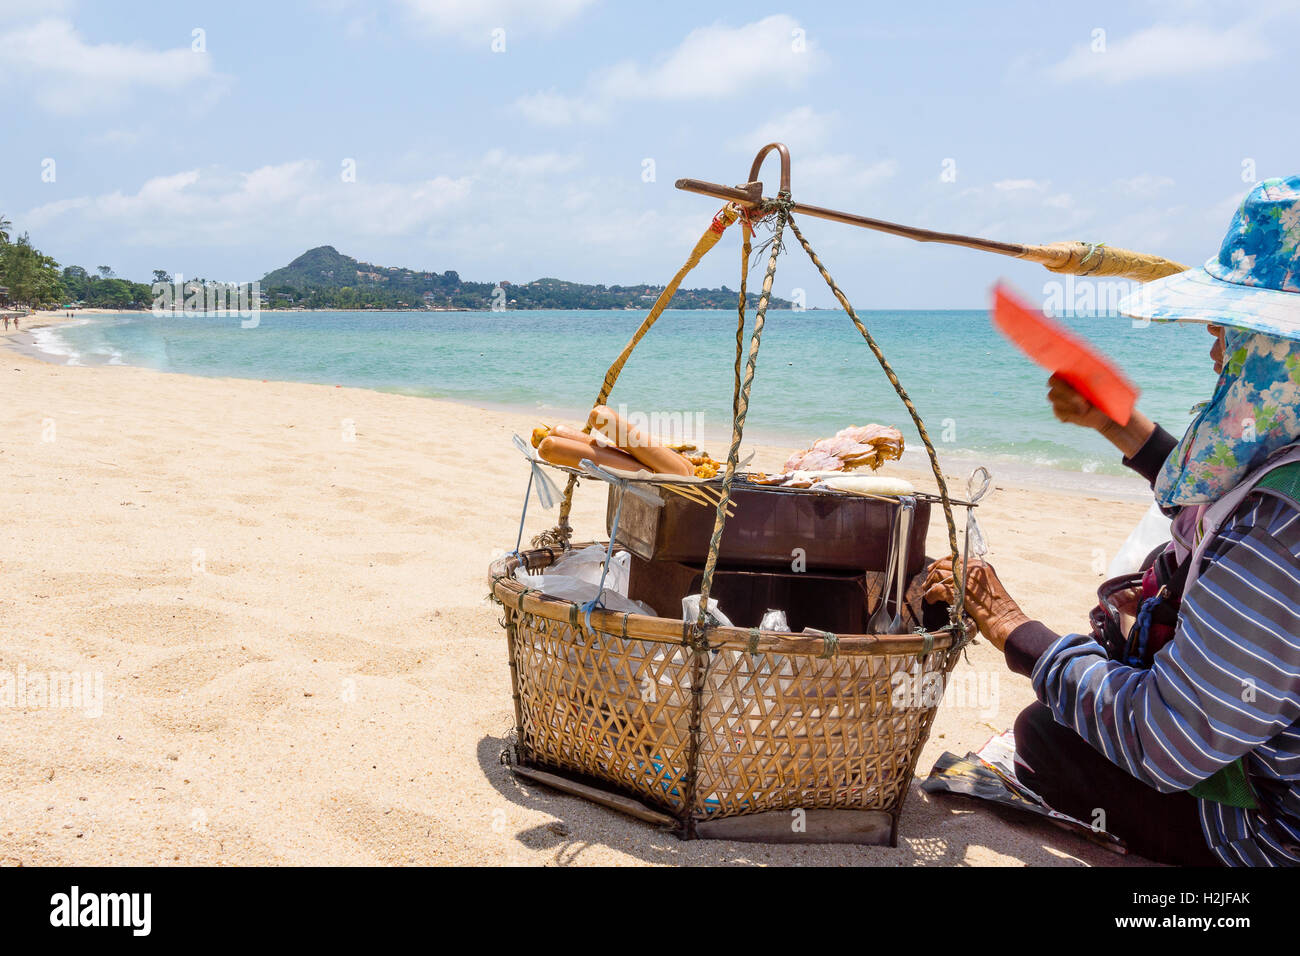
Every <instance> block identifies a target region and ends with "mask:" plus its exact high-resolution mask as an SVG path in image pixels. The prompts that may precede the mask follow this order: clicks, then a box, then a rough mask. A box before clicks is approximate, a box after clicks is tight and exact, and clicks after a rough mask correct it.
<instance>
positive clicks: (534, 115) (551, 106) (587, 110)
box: [515, 90, 609, 126]
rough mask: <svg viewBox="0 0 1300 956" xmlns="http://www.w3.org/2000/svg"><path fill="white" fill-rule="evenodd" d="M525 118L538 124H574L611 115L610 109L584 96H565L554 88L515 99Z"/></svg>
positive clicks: (516, 106) (591, 121)
mask: <svg viewBox="0 0 1300 956" xmlns="http://www.w3.org/2000/svg"><path fill="white" fill-rule="evenodd" d="M515 109H517V110H518V111H519V112H520V113H521V114H523V116H524V118H525V119H527V120H529V121H530V122H532V123H535V124H537V125H538V126H572V125H574V124H576V123H598V122H600V121H602V120H604V119H606V118H608V116H609V110H608V109H607V108H606V107H605V106H603V105H601V104H598V103H595V102H592V101H590V100H588V99H587V98H585V97H582V96H565V95H564V94H563V93H557V92H555V91H554V90H540V91H538V92H536V93H529V94H527V95H525V96H521V97H519V99H517V100H515Z"/></svg>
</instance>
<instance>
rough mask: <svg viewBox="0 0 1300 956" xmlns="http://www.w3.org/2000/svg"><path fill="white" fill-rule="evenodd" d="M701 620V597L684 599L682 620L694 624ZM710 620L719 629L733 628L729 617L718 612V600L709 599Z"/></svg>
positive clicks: (690, 596)
mask: <svg viewBox="0 0 1300 956" xmlns="http://www.w3.org/2000/svg"><path fill="white" fill-rule="evenodd" d="M699 619H700V596H699V595H698V594H691V595H688V596H687V597H684V598H682V620H683V621H686V622H687V623H694V622H695V621H698V620H699ZM709 620H710V621H712V622H713V623H714V624H715V625H717V626H719V627H732V626H733V625H732V623H731V621H730V619H729V618H728V617H727V615H725V614H723V613H722V612H721V611H719V610H718V599H717V598H709Z"/></svg>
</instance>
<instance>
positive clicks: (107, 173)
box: [0, 0, 1300, 309]
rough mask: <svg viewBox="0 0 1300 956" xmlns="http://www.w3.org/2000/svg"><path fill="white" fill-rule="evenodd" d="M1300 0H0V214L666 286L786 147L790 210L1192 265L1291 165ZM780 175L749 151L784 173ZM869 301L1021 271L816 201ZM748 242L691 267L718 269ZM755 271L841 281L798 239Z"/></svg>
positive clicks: (134, 233)
mask: <svg viewBox="0 0 1300 956" xmlns="http://www.w3.org/2000/svg"><path fill="white" fill-rule="evenodd" d="M1298 31H1300V4H1296V3H1293V2H1292V3H1279V2H1274V0H1262V2H1257V3H1251V4H1239V3H1226V2H1225V3H1218V2H1195V0H1186V2H1174V0H1130V2H1125V3H1107V2H1091V3H1087V4H1059V3H1052V4H1047V3H1041V2H1023V3H1022V2H1004V3H999V4H996V5H995V4H969V3H955V2H954V3H947V2H930V3H926V4H915V3H912V4H899V3H877V2H857V3H816V2H803V3H800V4H798V5H793V4H792V5H788V6H784V7H783V6H768V7H765V6H761V5H757V4H755V3H753V2H752V0H751V2H747V3H700V2H693V3H692V2H656V3H643V2H637V3H633V2H615V0H283V2H276V3H265V2H263V3H251V2H244V0H225V2H221V3H216V2H186V3H182V2H170V3H163V2H156V3H149V2H129V0H124V2H112V3H110V2H102V0H101V2H90V0H83V2H76V0H40V2H20V0H0V103H3V104H4V105H3V109H2V110H0V215H3V216H4V217H5V218H8V219H10V220H12V221H13V223H14V226H15V229H16V230H17V231H18V232H20V233H21V232H29V233H30V234H31V237H32V240H33V242H34V243H35V244H36V245H37V246H38V247H40V248H41V249H42V250H43V251H45V252H47V253H48V254H50V255H53V256H54V257H55V258H56V259H58V260H59V262H60V263H62V264H65V265H66V264H72V263H75V264H79V265H83V266H85V267H87V268H91V269H93V268H95V267H97V266H99V265H109V266H111V267H112V268H113V269H114V270H115V271H116V273H117V274H118V275H122V276H125V277H128V278H133V279H137V280H147V279H148V278H149V277H150V275H151V273H152V271H153V270H155V269H163V270H166V271H167V272H169V273H175V272H180V273H182V274H183V275H185V276H204V277H207V278H213V279H222V280H227V281H251V280H253V279H257V278H260V277H261V276H262V275H263V274H264V273H266V272H267V271H269V270H271V269H274V268H277V267H279V266H281V265H284V264H286V263H287V262H288V261H290V260H291V259H293V258H294V257H295V256H297V255H299V254H300V253H302V252H303V251H305V250H306V249H308V248H311V247H313V246H317V245H326V244H328V245H333V246H334V247H336V248H337V249H338V250H339V251H340V252H343V253H345V254H347V255H351V256H354V257H356V258H358V259H360V260H363V261H369V262H373V263H377V264H381V265H394V266H406V267H410V268H417V269H431V270H436V271H439V272H443V271H446V270H448V269H454V270H456V271H457V272H459V273H460V275H461V276H462V277H463V278H466V279H474V280H477V281H500V280H510V281H513V282H524V281H528V280H531V279H535V278H539V277H542V276H555V277H558V278H562V279H568V280H573V281H578V282H592V283H606V284H635V283H643V282H648V283H655V284H662V283H664V282H666V281H667V280H668V279H669V277H670V276H671V275H672V274H673V272H675V271H676V269H677V268H678V267H679V265H680V264H681V262H682V261H683V260H684V259H685V258H686V255H687V253H688V252H689V250H690V248H691V246H692V245H693V243H694V242H695V240H696V239H697V238H698V236H699V235H700V233H701V232H702V231H703V230H704V229H705V228H706V226H707V225H708V222H709V220H710V219H711V217H712V215H713V213H714V212H715V211H716V210H717V208H718V207H719V205H720V203H718V202H717V201H715V200H712V199H709V198H706V197H702V196H696V195H691V194H687V193H683V192H680V191H678V190H676V189H675V188H674V186H673V183H674V181H675V180H676V179H678V178H680V177H689V178H694V179H704V180H711V181H714V182H721V183H727V184H734V183H738V182H741V181H743V180H745V179H746V178H747V175H748V170H749V164H750V162H751V161H752V159H753V155H754V153H755V152H756V150H757V148H758V147H759V146H761V145H762V144H763V143H765V142H768V141H771V140H782V141H784V142H786V143H788V144H789V146H790V149H791V152H792V155H793V168H792V191H793V194H794V197H795V199H796V200H803V201H805V202H808V203H812V204H816V205H822V206H831V207H835V208H840V209H846V210H849V211H854V212H859V213H862V214H864V215H868V216H873V217H876V218H882V219H889V220H893V221H897V222H903V223H909V224H913V225H919V226H924V227H927V228H932V229H939V230H943V231H953V232H963V233H968V234H974V235H981V236H986V237H989V238H995V239H1001V240H1007V241H1012V242H1029V243H1039V242H1050V241H1055V240H1061V239H1085V240H1089V241H1098V242H1106V243H1108V244H1110V245H1113V246H1123V247H1127V248H1132V249H1138V250H1141V251H1144V252H1152V253H1157V254H1160V255H1164V256H1167V257H1169V258H1172V259H1176V260H1179V261H1182V262H1185V263H1188V264H1196V263H1200V262H1203V261H1204V260H1205V259H1206V258H1208V257H1209V256H1211V255H1213V254H1214V253H1215V252H1216V251H1217V249H1218V245H1219V242H1220V241H1221V239H1222V236H1223V233H1224V231H1225V230H1226V227H1227V224H1228V220H1229V218H1230V217H1231V214H1232V211H1233V209H1234V208H1235V205H1236V204H1237V203H1238V202H1239V201H1240V199H1241V197H1242V196H1243V195H1244V193H1245V192H1246V191H1247V190H1248V189H1249V188H1250V186H1251V185H1252V183H1253V182H1254V181H1257V180H1258V179H1263V178H1267V177H1271V176H1284V175H1290V174H1295V173H1300V123H1297V122H1296V118H1295V114H1294V112H1293V111H1292V110H1291V109H1289V107H1290V106H1291V104H1292V103H1293V102H1294V100H1295V94H1294V89H1295V83H1296V79H1297V72H1296V71H1297V66H1296V64H1297V63H1298V62H1300V55H1298V54H1300V39H1297V33H1298ZM776 177H777V165H776V163H775V161H771V162H769V165H768V166H767V167H765V169H764V171H763V177H762V178H763V179H764V181H765V183H767V184H768V186H769V188H768V190H767V191H768V193H769V194H771V193H772V192H774V191H775V183H776ZM803 227H804V232H805V234H806V235H807V236H808V239H809V241H810V242H811V243H812V245H813V246H814V248H816V249H817V251H818V252H819V254H820V255H821V257H822V259H823V260H824V261H825V263H826V265H827V267H828V268H829V269H830V271H831V273H832V274H833V275H834V276H835V277H836V278H837V280H838V281H839V283H840V285H841V286H842V287H843V288H844V289H845V291H846V293H847V294H848V295H849V298H850V299H851V300H852V301H853V302H854V304H855V305H856V306H858V307H859V308H862V309H881V308H890V309H906V308H917V309H922V308H979V307H982V306H984V305H985V304H986V302H987V299H988V290H989V287H990V285H991V284H992V283H993V282H994V281H996V280H997V279H998V278H1000V277H1003V278H1007V279H1009V280H1010V281H1012V282H1013V283H1015V284H1017V285H1018V286H1020V287H1022V288H1024V289H1026V290H1029V291H1030V292H1037V291H1038V290H1039V289H1040V288H1042V287H1043V285H1044V283H1045V282H1048V281H1057V280H1056V277H1054V276H1052V275H1051V274H1049V273H1046V272H1045V271H1043V270H1042V269H1041V267H1038V266H1033V265H1029V264H1025V263H1019V262H1015V261H1013V260H1009V259H1006V258H1002V257H998V256H993V255H989V254H985V253H979V252H973V251H970V250H965V249H954V248H944V247H938V246H933V245H921V244H917V243H913V242H910V241H907V240H904V239H899V238H894V237H890V236H882V235H875V234H871V233H867V232H864V231H861V230H858V229H854V228H851V227H848V226H844V225H838V224H835V223H830V222H820V221H815V220H808V219H805V220H804V222H803ZM737 250H738V237H731V238H730V241H724V242H723V243H721V244H720V245H719V246H718V248H717V249H715V250H714V252H713V253H712V254H711V255H710V256H709V257H708V258H706V259H705V260H704V262H703V263H702V264H701V266H700V267H699V268H698V269H697V270H696V272H695V273H693V274H692V276H691V278H690V279H689V280H688V282H687V285H688V286H697V285H707V286H718V285H722V284H726V285H729V286H731V287H732V288H735V287H736V285H737V281H738V271H739V253H738V251H737ZM788 251H789V252H790V254H789V255H787V256H783V257H782V260H781V263H782V264H781V265H780V266H779V267H778V274H777V277H776V283H775V288H774V291H775V292H776V293H777V294H778V295H781V296H785V297H790V296H792V294H794V293H795V290H803V292H802V295H803V297H804V299H805V300H806V302H807V304H808V305H809V306H823V307H829V306H832V305H833V304H834V303H833V299H832V297H831V295H830V293H829V291H828V290H827V289H826V287H825V285H824V284H823V283H822V281H821V279H820V278H819V277H818V276H817V274H816V272H815V271H814V270H813V269H812V268H811V267H810V265H809V264H808V263H807V260H806V259H805V258H803V256H802V253H800V252H799V251H798V250H797V249H790V250H788Z"/></svg>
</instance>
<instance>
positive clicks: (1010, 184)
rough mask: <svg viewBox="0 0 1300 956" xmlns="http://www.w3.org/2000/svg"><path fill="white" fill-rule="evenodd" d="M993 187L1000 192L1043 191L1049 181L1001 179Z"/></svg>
mask: <svg viewBox="0 0 1300 956" xmlns="http://www.w3.org/2000/svg"><path fill="white" fill-rule="evenodd" d="M993 188H994V189H996V190H997V191H998V192H1000V193H1019V192H1035V193H1041V192H1043V191H1044V190H1046V189H1047V183H1046V182H1040V181H1039V180H1037V179H1000V180H998V181H997V182H996V183H994V184H993Z"/></svg>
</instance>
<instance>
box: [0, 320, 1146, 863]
mask: <svg viewBox="0 0 1300 956" xmlns="http://www.w3.org/2000/svg"><path fill="white" fill-rule="evenodd" d="M48 320H49V319H42V318H41V317H38V316H32V317H29V318H28V319H26V320H24V322H23V325H24V329H26V328H28V327H29V324H30V325H35V324H38V323H39V322H41V321H48ZM24 335H26V333H25V332H20V333H17V334H16V335H15V334H11V335H10V336H9V337H8V339H9V341H8V345H9V346H10V347H9V348H7V349H5V350H4V351H3V353H0V358H3V365H2V366H0V375H2V376H3V379H4V381H5V383H6V387H5V388H4V389H3V391H2V394H3V396H4V400H3V402H2V403H0V474H2V475H3V476H4V479H3V481H0V508H2V509H3V513H4V515H5V521H4V523H3V531H2V532H0V542H2V543H0V670H3V671H7V672H11V673H16V672H18V671H19V670H20V669H25V671H26V672H28V673H31V674H35V673H45V672H51V671H63V672H78V673H89V674H92V675H100V676H101V677H102V688H103V700H102V714H100V715H92V714H88V713H86V712H85V710H86V709H81V710H78V709H51V708H40V707H36V708H31V707H28V708H22V707H16V706H15V707H0V727H2V728H3V733H4V738H5V740H6V742H7V745H6V747H5V748H4V752H3V755H2V756H0V766H2V767H3V775H4V778H5V780H6V781H7V782H8V787H7V790H8V792H7V794H6V797H7V800H6V813H5V815H4V821H3V825H2V826H0V862H3V863H5V864H9V865H19V864H21V865H25V866H31V865H51V864H57V865H67V864H79V865H94V864H128V863H130V864H223V865H257V864H408V863H409V864H450V863H459V864H510V865H574V864H578V865H581V864H618V865H624V864H767V863H772V864H854V865H886V866H893V865H899V866H904V865H917V864H920V865H1021V864H1024V865H1032V866H1041V865H1067V866H1071V865H1085V864H1087V865H1107V866H1109V865H1133V864H1141V863H1143V862H1144V861H1141V860H1139V859H1136V858H1125V857H1120V856H1116V855H1114V854H1112V853H1110V852H1108V851H1106V850H1104V849H1101V848H1099V847H1096V846H1094V845H1092V844H1090V843H1088V842H1086V841H1084V840H1082V839H1079V838H1077V837H1075V836H1073V835H1070V834H1067V833H1064V832H1062V831H1060V830H1057V829H1056V828H1054V827H1051V826H1049V825H1046V824H1042V823H1037V822H1030V821H1027V820H1024V819H1022V818H1015V822H1007V820H1006V819H1003V818H1000V817H999V816H997V815H996V814H995V813H994V812H993V811H992V810H991V809H990V808H988V807H987V806H984V805H980V804H976V803H974V802H972V801H968V800H964V799H960V798H952V797H929V796H927V795H925V794H923V793H921V792H920V791H919V790H917V789H916V788H915V786H914V787H913V793H912V794H911V796H910V797H909V799H908V803H907V806H906V809H905V811H904V815H903V819H902V823H901V838H900V845H899V846H898V848H896V849H891V848H859V847H844V846H805V847H789V846H781V847H778V846H761V845H751V844H733V843H724V842H711V841H697V842H692V843H686V842H681V841H679V840H678V839H677V838H675V837H674V836H671V835H666V834H663V833H660V832H657V831H655V830H654V829H652V828H651V827H648V826H646V825H644V824H642V823H639V822H637V821H634V820H631V819H627V818H624V817H622V816H619V815H617V814H615V813H612V812H610V811H606V810H604V809H601V808H599V807H595V806H592V805H589V804H586V803H584V802H582V801H579V800H576V799H573V798H569V797H565V796H560V795H558V794H556V793H554V792H551V791H547V790H545V789H544V788H541V787H537V786H533V785H527V786H525V785H522V784H521V783H518V782H515V781H514V780H513V779H512V777H511V776H510V774H509V772H508V771H507V769H506V768H505V767H503V766H502V765H501V764H500V762H499V759H498V755H499V754H500V752H501V750H502V747H503V740H504V738H505V735H506V734H507V732H508V731H509V730H510V727H511V724H512V710H511V706H510V691H509V672H508V669H507V665H506V649H505V640H504V636H503V634H502V632H501V629H500V627H499V626H498V624H497V620H498V617H499V612H498V609H497V608H495V607H494V606H493V605H492V604H491V603H490V602H489V601H488V600H487V598H486V596H487V584H486V569H487V566H488V563H489V561H490V560H491V558H492V557H493V556H494V555H495V554H497V553H499V552H500V551H501V550H502V549H503V548H507V547H510V546H511V545H513V536H514V533H515V528H516V524H517V520H518V509H519V505H520V498H521V495H522V493H523V488H524V483H525V480H526V472H525V471H524V469H523V467H522V463H521V462H520V460H519V456H518V453H517V452H516V451H515V449H514V448H513V447H512V445H511V442H510V436H511V434H512V433H514V432H519V433H526V432H527V430H528V429H529V428H531V426H532V425H533V424H534V421H533V419H532V418H531V417H529V416H528V415H525V414H520V413H511V412H502V411H497V410H485V409H479V408H473V407H469V406H465V405H457V404H452V403H447V402H439V401H434V400H429V399H423V398H413V397H406V396H400V395H392V394H386V393H380V392H373V391H367V390H363V389H355V388H339V387H335V386H330V385H304V384H287V383H279V382H259V381H246V380H232V379H206V378H197V377H189V376H182V375H173V374H164V373H158V372H153V371H148V370H143V369H137V368H128V367H98V368H85V367H72V366H64V365H57V364H51V363H49V362H44V361H40V360H38V359H36V358H34V357H33V356H32V355H31V354H24V351H23V349H22V342H23V341H29V340H24V339H23V336H24ZM27 352H28V353H30V347H28V348H27ZM846 424H847V423H846ZM757 451H758V455H757V458H756V459H755V466H757V467H764V466H766V467H772V466H774V465H778V464H779V463H780V461H781V460H783V459H784V455H785V453H786V451H788V450H786V449H776V448H766V447H763V448H759V449H757ZM886 470H887V471H888V469H886ZM956 472H957V469H955V468H954V479H956V480H957V481H959V482H964V474H965V472H964V471H962V472H960V475H958V474H956ZM889 473H895V474H903V475H904V476H905V477H910V478H913V479H914V480H916V482H917V484H918V486H922V487H924V486H926V476H925V475H923V474H920V473H917V472H909V471H908V469H894V470H893V471H892V472H889ZM995 477H996V476H995ZM995 485H996V491H995V493H994V494H993V495H991V496H990V497H989V498H988V499H986V501H985V505H984V506H983V507H982V508H981V516H980V517H981V524H982V526H983V527H984V529H985V531H986V533H987V535H988V537H989V540H990V544H991V547H992V553H991V555H990V559H991V560H992V561H993V563H994V564H995V565H996V566H997V568H998V571H999V573H1000V574H1001V576H1002V577H1003V579H1004V580H1005V581H1006V583H1007V584H1008V587H1009V588H1010V590H1011V592H1012V593H1013V594H1014V595H1015V596H1016V597H1017V598H1018V599H1019V600H1020V601H1021V603H1022V604H1023V606H1024V607H1025V609H1026V611H1027V612H1028V613H1030V614H1032V615H1035V616H1037V617H1040V618H1041V619H1042V620H1043V621H1044V622H1046V623H1047V624H1048V625H1049V626H1051V627H1053V628H1055V629H1057V630H1061V631H1065V630H1077V629H1079V628H1081V627H1082V626H1084V624H1085V622H1086V615H1087V611H1088V609H1089V608H1090V607H1091V606H1092V604H1093V603H1094V601H1095V589H1096V587H1097V584H1098V583H1099V581H1100V579H1101V570H1102V569H1101V568H1100V567H1098V559H1099V555H1098V553H1097V549H1098V548H1099V547H1102V548H1104V550H1105V554H1104V559H1109V557H1110V555H1111V554H1112V553H1113V552H1114V550H1115V549H1116V548H1117V547H1118V546H1119V544H1120V543H1121V542H1122V541H1123V539H1124V537H1125V536H1126V535H1127V534H1128V532H1129V531H1130V529H1131V528H1132V527H1133V525H1134V524H1135V523H1136V522H1137V521H1138V519H1139V518H1140V517H1141V516H1142V514H1143V512H1144V511H1145V509H1146V504H1145V503H1144V502H1143V501H1141V500H1140V498H1139V497H1134V496H1129V497H1122V496H1107V497H1102V496H1100V495H1095V494H1084V493H1078V492H1062V491H1060V490H1058V489H1053V488H1050V487H1047V486H1045V485H1043V484H1032V483H1023V484H1016V483H1012V482H1010V481H1008V480H1004V479H1002V478H997V480H996V481H995ZM959 487H960V484H959ZM1134 490H1136V491H1139V492H1140V486H1134V487H1131V488H1129V491H1130V492H1132V491H1134ZM574 514H575V525H576V527H577V529H578V535H579V537H580V538H581V537H584V536H585V537H594V536H597V535H599V534H600V533H602V532H603V527H604V525H603V516H604V496H603V493H601V492H600V491H598V490H596V489H586V490H585V493H580V494H579V496H578V498H577V502H576V506H575V512H574ZM551 523H553V514H548V513H545V512H541V511H540V510H538V509H536V508H534V509H532V510H531V512H530V517H529V529H528V533H529V534H531V533H534V532H536V531H540V530H542V529H544V528H545V527H548V526H549V525H550V524H551ZM584 532H585V534H584ZM1085 532H1086V534H1085ZM943 539H944V534H943V528H942V522H941V521H940V520H938V519H937V518H936V521H935V522H934V524H933V526H932V528H931V536H930V547H929V553H931V554H937V553H940V552H941V551H942V550H943ZM1103 564H1104V561H1103ZM963 673H970V674H979V675H983V676H986V677H987V679H988V681H989V682H990V683H989V685H988V686H990V687H992V688H995V690H996V692H995V694H994V695H993V700H992V702H991V703H990V702H987V701H984V702H980V703H979V704H977V705H976V704H971V705H967V706H952V705H945V706H944V707H943V708H941V709H940V711H939V715H938V718H937V720H936V723H935V727H934V731H933V733H932V735H931V738H930V740H929V742H928V743H927V745H926V747H925V750H924V752H923V754H922V756H921V759H920V762H919V765H918V771H919V772H920V773H922V774H924V773H926V772H928V770H929V769H930V767H931V766H932V765H933V764H934V761H935V759H936V758H937V757H938V756H939V754H940V753H941V752H943V751H944V750H950V751H953V752H956V753H958V754H965V753H966V752H967V751H968V750H973V749H977V748H978V747H979V746H980V745H982V744H983V743H984V742H985V741H986V740H987V739H988V738H989V737H990V736H991V735H993V734H994V733H996V732H999V731H1002V730H1004V729H1006V728H1008V727H1009V726H1010V725H1011V723H1012V721H1013V720H1014V717H1015V715H1016V713H1017V712H1018V711H1019V710H1020V708H1022V707H1023V706H1024V705H1025V704H1026V703H1028V702H1029V701H1030V700H1031V699H1032V691H1031V689H1030V687H1029V684H1028V681H1027V680H1025V679H1024V678H1021V677H1018V676H1016V675H1013V674H1011V673H1010V672H1009V671H1008V670H1007V669H1006V668H1005V666H1004V665H1003V664H1002V662H1001V655H1000V654H998V653H997V652H995V651H994V650H993V649H991V648H990V647H989V646H988V645H987V644H986V643H984V642H980V643H978V644H977V645H976V646H974V647H973V648H972V649H971V650H970V653H969V662H968V663H967V662H963V663H961V664H960V665H959V669H958V671H957V674H958V675H961V674H963ZM87 709H88V708H87Z"/></svg>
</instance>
